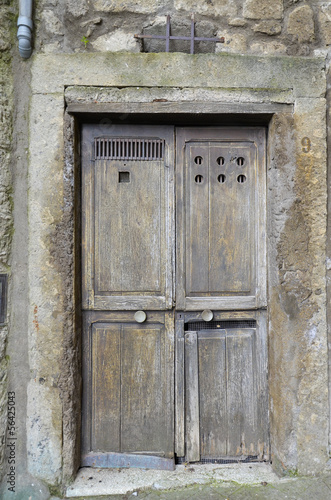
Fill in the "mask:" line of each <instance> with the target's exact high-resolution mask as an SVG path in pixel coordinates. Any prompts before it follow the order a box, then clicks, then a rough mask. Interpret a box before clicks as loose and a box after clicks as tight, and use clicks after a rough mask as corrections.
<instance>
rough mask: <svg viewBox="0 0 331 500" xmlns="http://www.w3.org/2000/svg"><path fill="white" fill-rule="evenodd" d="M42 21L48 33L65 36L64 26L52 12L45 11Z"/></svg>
mask: <svg viewBox="0 0 331 500" xmlns="http://www.w3.org/2000/svg"><path fill="white" fill-rule="evenodd" d="M42 19H43V21H44V23H45V29H46V31H47V32H48V33H51V34H53V35H64V26H63V24H62V22H61V20H60V19H59V18H58V17H56V15H55V14H54V12H53V11H52V10H44V11H43V12H42Z"/></svg>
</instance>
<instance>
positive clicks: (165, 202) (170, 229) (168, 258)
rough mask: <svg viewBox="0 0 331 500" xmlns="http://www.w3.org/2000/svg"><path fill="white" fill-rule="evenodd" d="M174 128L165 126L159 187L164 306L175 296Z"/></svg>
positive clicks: (168, 306)
mask: <svg viewBox="0 0 331 500" xmlns="http://www.w3.org/2000/svg"><path fill="white" fill-rule="evenodd" d="M174 145H175V129H174V128H173V127H167V139H166V142H165V146H164V148H165V151H164V164H163V170H164V174H163V175H164V182H163V187H162V188H161V196H162V202H161V203H162V207H165V208H164V217H163V218H162V220H163V221H164V224H165V228H164V230H162V233H161V234H162V242H161V245H162V256H163V263H162V265H163V266H164V270H165V300H166V308H167V309H172V308H173V305H174V304H173V300H174V297H175V277H176V270H175V262H176V235H175V151H174Z"/></svg>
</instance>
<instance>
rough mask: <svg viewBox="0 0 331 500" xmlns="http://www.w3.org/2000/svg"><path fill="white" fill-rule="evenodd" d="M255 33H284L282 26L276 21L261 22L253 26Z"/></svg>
mask: <svg viewBox="0 0 331 500" xmlns="http://www.w3.org/2000/svg"><path fill="white" fill-rule="evenodd" d="M252 29H253V31H255V33H266V34H267V35H279V33H281V31H282V25H281V24H280V23H277V22H275V21H261V22H260V23H258V24H255V26H253V28H252Z"/></svg>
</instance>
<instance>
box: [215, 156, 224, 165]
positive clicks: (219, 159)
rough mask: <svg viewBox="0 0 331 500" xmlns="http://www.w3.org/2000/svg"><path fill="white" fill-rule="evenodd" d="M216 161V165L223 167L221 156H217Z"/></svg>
mask: <svg viewBox="0 0 331 500" xmlns="http://www.w3.org/2000/svg"><path fill="white" fill-rule="evenodd" d="M216 161H217V165H224V162H225V160H224V158H223V156H219V157H218V158H217V160H216Z"/></svg>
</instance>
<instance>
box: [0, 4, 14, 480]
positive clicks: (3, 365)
mask: <svg viewBox="0 0 331 500" xmlns="http://www.w3.org/2000/svg"><path fill="white" fill-rule="evenodd" d="M13 17H14V16H13V10H12V5H11V1H3V2H1V3H0V19H1V23H0V24H1V26H0V273H4V274H7V275H8V276H9V278H8V287H9V292H10V286H11V279H10V274H11V269H10V258H11V246H12V235H13V200H12V176H11V168H10V167H11V161H12V139H13V135H12V133H13V108H14V105H13V74H12V61H11V55H10V52H9V51H10V48H11V38H12V25H13ZM8 296H10V295H9V294H8ZM10 306H11V301H10V300H7V317H6V318H5V324H4V325H1V326H0V480H1V478H2V475H3V473H4V472H5V450H6V428H7V382H8V359H7V358H6V348H7V340H8V330H9V328H8V324H7V318H8V319H9V318H10V313H11V311H10Z"/></svg>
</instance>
